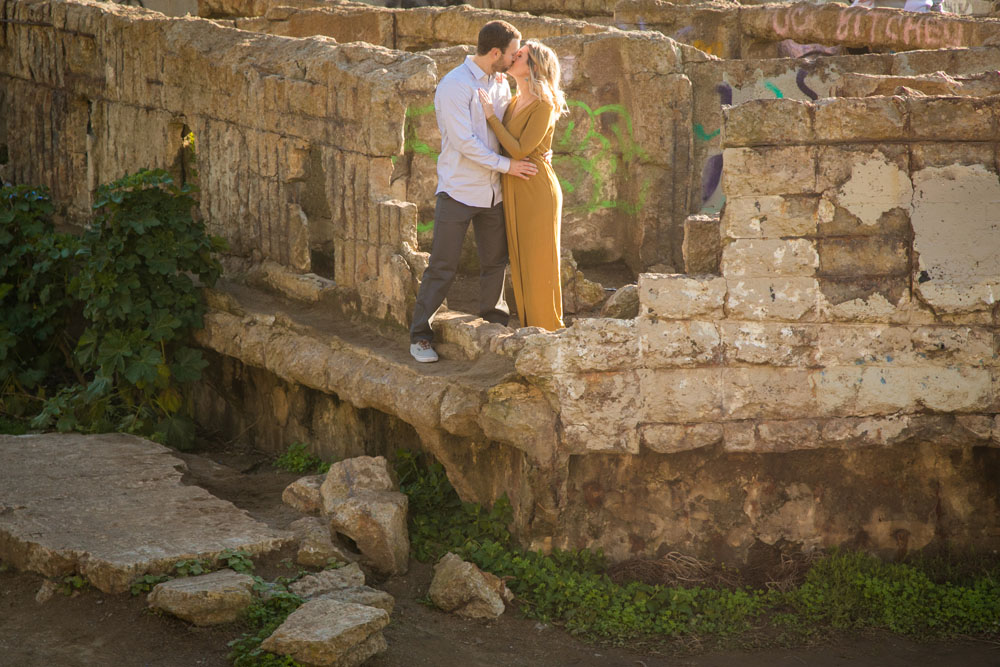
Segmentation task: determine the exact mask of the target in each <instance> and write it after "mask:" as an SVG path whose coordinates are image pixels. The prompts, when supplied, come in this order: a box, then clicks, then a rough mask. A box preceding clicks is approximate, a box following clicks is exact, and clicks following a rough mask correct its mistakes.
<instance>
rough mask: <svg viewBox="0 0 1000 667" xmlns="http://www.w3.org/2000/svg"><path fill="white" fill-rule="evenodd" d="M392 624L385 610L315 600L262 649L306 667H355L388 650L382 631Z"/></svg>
mask: <svg viewBox="0 0 1000 667" xmlns="http://www.w3.org/2000/svg"><path fill="white" fill-rule="evenodd" d="M388 624H389V614H387V613H386V612H385V611H384V610H382V609H376V608H375V607H366V606H364V605H360V604H354V603H352V602H340V601H338V600H313V601H311V602H307V603H305V604H304V605H302V606H301V607H299V608H298V609H296V610H295V611H293V612H292V613H291V614H289V616H288V618H287V619H285V622H284V623H282V624H281V626H280V627H279V628H278V629H277V630H275V631H274V634H272V635H271V636H270V637H268V638H267V639H265V640H264V642H263V643H262V644H261V648H262V649H264V650H265V651H269V652H271V653H277V654H278V655H290V656H292V658H294V659H295V660H296V661H298V662H301V663H302V664H304V665H337V667H355V666H356V665H360V664H361V663H363V662H364V661H365V660H367V659H368V658H370V657H372V656H373V655H375V654H376V653H380V652H382V651H384V650H385V649H386V648H387V646H386V643H385V637H383V636H382V628H384V627H385V626H386V625H388Z"/></svg>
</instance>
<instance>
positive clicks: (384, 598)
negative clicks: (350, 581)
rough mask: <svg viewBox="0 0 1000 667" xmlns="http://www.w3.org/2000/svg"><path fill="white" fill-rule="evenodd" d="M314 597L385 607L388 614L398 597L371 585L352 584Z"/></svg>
mask: <svg viewBox="0 0 1000 667" xmlns="http://www.w3.org/2000/svg"><path fill="white" fill-rule="evenodd" d="M313 599H315V600H340V601H341V602H353V603H354V604H363V605H365V606H367V607H376V608H377V609H384V610H385V612H386V613H387V614H391V613H392V609H393V607H395V606H396V599H395V598H394V597H392V596H391V595H389V594H388V593H386V592H385V591H380V590H378V589H376V588H371V587H370V586H352V587H351V588H341V589H338V590H335V591H330V592H329V593H323V594H322V595H320V596H317V597H316V598H313Z"/></svg>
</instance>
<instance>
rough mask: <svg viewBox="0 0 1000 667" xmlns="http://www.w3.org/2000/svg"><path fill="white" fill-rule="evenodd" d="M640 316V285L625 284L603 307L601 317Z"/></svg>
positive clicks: (623, 317) (625, 318)
mask: <svg viewBox="0 0 1000 667" xmlns="http://www.w3.org/2000/svg"><path fill="white" fill-rule="evenodd" d="M638 316H639V286H638V285H625V286H624V287H622V288H620V289H618V290H617V291H616V292H615V293H614V294H612V295H611V298H610V299H608V300H607V302H606V303H605V304H604V306H603V307H602V308H601V317H613V318H615V319H619V320H632V319H635V318H636V317H638Z"/></svg>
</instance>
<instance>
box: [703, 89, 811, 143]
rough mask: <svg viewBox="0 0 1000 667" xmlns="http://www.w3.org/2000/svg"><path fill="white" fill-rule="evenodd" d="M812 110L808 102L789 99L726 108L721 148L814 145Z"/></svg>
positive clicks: (723, 116)
mask: <svg viewBox="0 0 1000 667" xmlns="http://www.w3.org/2000/svg"><path fill="white" fill-rule="evenodd" d="M811 110H812V105H810V104H809V103H808V102H800V101H799V100H790V99H778V100H762V99H761V100H748V101H746V102H744V103H742V104H737V105H736V106H731V107H723V108H722V119H723V122H722V145H723V147H725V148H730V147H737V146H781V145H796V146H797V145H801V144H811V143H814V138H815V136H816V135H814V133H813V119H812V113H811ZM819 136H823V138H824V139H825V138H826V137H825V136H824V135H822V134H821V135H819Z"/></svg>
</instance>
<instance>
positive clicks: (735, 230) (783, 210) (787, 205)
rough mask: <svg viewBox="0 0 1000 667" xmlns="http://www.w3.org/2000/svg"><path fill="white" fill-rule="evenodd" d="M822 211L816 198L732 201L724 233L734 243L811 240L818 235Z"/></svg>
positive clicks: (724, 219) (768, 197)
mask: <svg viewBox="0 0 1000 667" xmlns="http://www.w3.org/2000/svg"><path fill="white" fill-rule="evenodd" d="M827 206H828V207H829V204H828V205H827ZM821 208H822V203H821V202H820V200H819V198H818V197H815V196H789V197H782V196H778V195H760V196H758V197H729V198H727V199H726V207H725V209H724V210H723V212H722V232H723V234H724V235H725V236H726V237H728V238H731V239H740V238H778V237H785V236H810V235H812V234H815V233H816V225H817V222H818V220H819V219H820V218H821V217H822V216H821Z"/></svg>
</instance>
